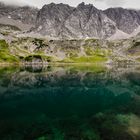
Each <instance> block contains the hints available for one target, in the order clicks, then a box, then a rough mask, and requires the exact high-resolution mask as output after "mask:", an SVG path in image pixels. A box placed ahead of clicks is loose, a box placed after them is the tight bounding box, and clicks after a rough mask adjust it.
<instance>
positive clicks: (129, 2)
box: [0, 0, 140, 9]
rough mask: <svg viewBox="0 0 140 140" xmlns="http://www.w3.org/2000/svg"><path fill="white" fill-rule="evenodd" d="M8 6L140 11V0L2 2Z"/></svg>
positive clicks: (25, 0)
mask: <svg viewBox="0 0 140 140" xmlns="http://www.w3.org/2000/svg"><path fill="white" fill-rule="evenodd" d="M0 1H1V2H4V3H6V4H12V5H31V6H35V7H38V8H41V7H42V6H43V5H44V4H49V3H51V2H54V3H65V4H69V5H71V6H74V7H76V6H77V5H78V4H79V3H81V2H85V3H86V4H89V3H91V4H93V5H94V6H95V7H97V8H99V9H106V8H109V7H124V8H134V9H140V0H0Z"/></svg>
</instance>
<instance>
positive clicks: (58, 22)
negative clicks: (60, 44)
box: [36, 3, 73, 37]
mask: <svg viewBox="0 0 140 140" xmlns="http://www.w3.org/2000/svg"><path fill="white" fill-rule="evenodd" d="M72 11H73V7H70V6H69V5H65V4H58V5H57V4H54V3H51V4H49V5H44V6H43V8H42V9H41V10H40V11H39V12H38V16H37V20H36V28H37V31H38V32H39V33H41V34H43V35H48V36H53V37H58V36H59V33H60V30H61V28H62V24H63V22H64V21H65V20H66V18H67V17H68V16H69V15H70V14H71V13H72Z"/></svg>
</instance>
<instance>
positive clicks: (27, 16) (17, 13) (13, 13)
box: [0, 3, 38, 24]
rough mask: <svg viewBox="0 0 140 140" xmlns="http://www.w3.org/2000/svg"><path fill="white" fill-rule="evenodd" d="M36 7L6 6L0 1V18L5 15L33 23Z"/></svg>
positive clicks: (26, 22)
mask: <svg viewBox="0 0 140 140" xmlns="http://www.w3.org/2000/svg"><path fill="white" fill-rule="evenodd" d="M37 13H38V9H36V8H32V7H28V6H24V7H16V6H7V5H4V4H2V3H0V18H2V17H7V18H11V19H14V20H18V21H21V22H23V23H25V24H35V21H36V16H37ZM7 24H8V23H7Z"/></svg>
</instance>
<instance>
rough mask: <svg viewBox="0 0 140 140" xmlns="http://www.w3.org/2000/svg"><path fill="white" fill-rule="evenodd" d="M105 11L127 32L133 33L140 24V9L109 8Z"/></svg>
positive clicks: (118, 26)
mask: <svg viewBox="0 0 140 140" xmlns="http://www.w3.org/2000/svg"><path fill="white" fill-rule="evenodd" d="M104 13H105V14H106V15H107V16H108V17H109V18H110V19H111V20H113V21H114V22H115V23H116V25H117V28H118V29H120V30H122V31H123V32H125V33H128V34H130V33H132V32H133V31H134V30H135V29H137V27H138V26H139V25H140V11H136V10H129V9H123V8H109V9H107V10H105V11H104Z"/></svg>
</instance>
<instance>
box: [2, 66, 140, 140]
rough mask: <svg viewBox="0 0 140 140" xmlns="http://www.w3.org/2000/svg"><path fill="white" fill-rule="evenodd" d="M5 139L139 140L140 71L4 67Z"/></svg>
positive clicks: (132, 67)
mask: <svg viewBox="0 0 140 140" xmlns="http://www.w3.org/2000/svg"><path fill="white" fill-rule="evenodd" d="M0 140H140V68H139V67H136V68H134V66H129V67H120V68H118V67H104V66H80V65H78V66H77V65H75V66H65V65H63V66H47V67H41V66H40V67H29V66H28V67H20V68H18V67H1V68H0Z"/></svg>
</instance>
